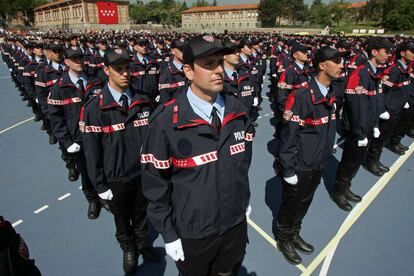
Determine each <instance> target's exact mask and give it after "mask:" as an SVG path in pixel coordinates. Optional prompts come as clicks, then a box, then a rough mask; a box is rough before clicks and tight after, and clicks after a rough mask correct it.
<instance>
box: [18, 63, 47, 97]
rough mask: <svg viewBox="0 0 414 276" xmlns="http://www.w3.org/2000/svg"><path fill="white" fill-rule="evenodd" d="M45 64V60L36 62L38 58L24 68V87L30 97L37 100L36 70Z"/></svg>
mask: <svg viewBox="0 0 414 276" xmlns="http://www.w3.org/2000/svg"><path fill="white" fill-rule="evenodd" d="M42 63H43V58H42V59H40V60H39V62H37V61H36V58H35V57H33V59H32V60H31V61H30V62H29V63H28V64H27V65H26V66H25V67H24V71H23V83H22V85H23V87H24V89H25V90H26V92H27V93H28V94H29V96H30V97H32V98H36V94H35V87H34V79H35V77H36V69H37V68H38V67H39V66H40V65H41V64H42Z"/></svg>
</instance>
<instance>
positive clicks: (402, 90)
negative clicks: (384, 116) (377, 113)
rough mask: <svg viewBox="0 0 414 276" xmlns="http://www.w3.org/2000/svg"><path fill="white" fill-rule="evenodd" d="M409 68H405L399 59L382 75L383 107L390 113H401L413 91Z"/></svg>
mask: <svg viewBox="0 0 414 276" xmlns="http://www.w3.org/2000/svg"><path fill="white" fill-rule="evenodd" d="M408 70H409V68H406V69H404V67H403V65H402V64H401V62H399V61H398V60H397V61H396V62H395V63H394V64H392V65H391V67H389V68H387V69H385V70H384V73H383V75H382V89H383V101H382V104H383V109H385V110H386V111H388V113H390V114H399V113H401V112H402V110H403V108H404V105H405V103H406V102H408V101H409V95H410V93H412V91H411V90H412V87H411V81H410V74H409V71H408Z"/></svg>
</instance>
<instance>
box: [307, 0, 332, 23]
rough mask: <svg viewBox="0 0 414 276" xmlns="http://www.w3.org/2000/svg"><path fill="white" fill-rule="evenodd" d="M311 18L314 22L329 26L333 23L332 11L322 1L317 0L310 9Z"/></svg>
mask: <svg viewBox="0 0 414 276" xmlns="http://www.w3.org/2000/svg"><path fill="white" fill-rule="evenodd" d="M309 19H310V21H311V22H312V23H313V24H318V25H321V26H328V25H330V24H331V12H330V11H329V9H328V7H327V5H325V4H324V3H322V1H320V0H315V1H314V2H313V3H312V6H311V7H310V9H309Z"/></svg>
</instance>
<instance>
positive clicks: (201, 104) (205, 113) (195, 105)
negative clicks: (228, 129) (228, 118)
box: [187, 87, 224, 124]
mask: <svg viewBox="0 0 414 276" xmlns="http://www.w3.org/2000/svg"><path fill="white" fill-rule="evenodd" d="M187 99H188V101H189V102H190V105H191V108H192V109H193V111H194V112H195V113H196V114H197V115H198V116H200V117H201V118H202V119H203V120H205V121H207V122H209V123H210V124H211V120H212V116H211V112H212V110H213V106H214V107H215V108H216V109H217V111H218V116H219V118H220V121H222V122H223V117H224V99H223V97H222V96H221V95H220V94H218V95H217V97H216V100H215V102H214V104H210V103H209V102H206V101H204V100H202V99H200V98H199V97H198V96H196V95H195V94H194V92H193V91H192V90H191V87H188V90H187Z"/></svg>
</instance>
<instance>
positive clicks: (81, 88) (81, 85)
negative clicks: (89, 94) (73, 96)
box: [77, 79, 85, 95]
mask: <svg viewBox="0 0 414 276" xmlns="http://www.w3.org/2000/svg"><path fill="white" fill-rule="evenodd" d="M77 84H78V88H79V90H80V92H81V93H82V95H85V86H84V85H83V80H82V79H79V80H78V82H77Z"/></svg>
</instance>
